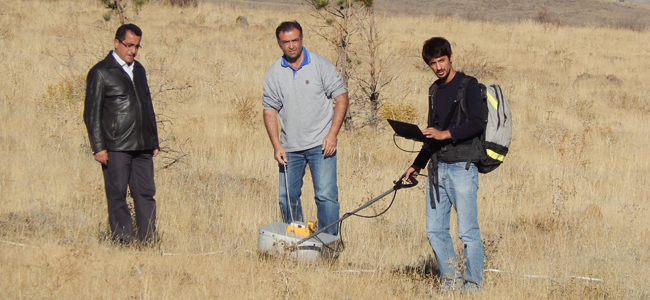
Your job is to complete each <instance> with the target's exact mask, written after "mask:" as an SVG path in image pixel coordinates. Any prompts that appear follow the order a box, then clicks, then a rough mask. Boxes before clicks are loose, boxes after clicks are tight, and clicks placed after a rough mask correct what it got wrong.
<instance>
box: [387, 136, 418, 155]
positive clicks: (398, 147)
mask: <svg viewBox="0 0 650 300" xmlns="http://www.w3.org/2000/svg"><path fill="white" fill-rule="evenodd" d="M396 136H397V134H396V133H394V134H393V143H394V144H395V147H397V149H400V150H402V151H404V152H407V153H418V152H420V151H419V150H418V151H414V150H406V149H403V148H402V147H400V146H399V145H398V144H397V140H396V139H395V137H396ZM413 145H414V146H415V141H413Z"/></svg>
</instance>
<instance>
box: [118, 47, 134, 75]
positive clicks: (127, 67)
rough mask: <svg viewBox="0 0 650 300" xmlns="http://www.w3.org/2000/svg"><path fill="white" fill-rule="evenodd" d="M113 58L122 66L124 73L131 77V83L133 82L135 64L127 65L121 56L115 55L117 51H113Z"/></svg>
mask: <svg viewBox="0 0 650 300" xmlns="http://www.w3.org/2000/svg"><path fill="white" fill-rule="evenodd" d="M113 57H115V60H116V61H117V63H118V64H120V66H122V69H124V72H126V74H128V75H129V77H130V78H131V81H133V65H135V64H134V63H131V65H129V64H127V63H126V62H125V61H124V60H122V59H121V58H120V56H119V55H117V54H116V53H115V51H113Z"/></svg>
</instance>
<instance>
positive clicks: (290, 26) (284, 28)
mask: <svg viewBox="0 0 650 300" xmlns="http://www.w3.org/2000/svg"><path fill="white" fill-rule="evenodd" d="M294 29H298V31H300V39H301V40H302V27H301V26H300V23H298V21H286V22H282V23H280V26H278V28H276V29H275V38H276V39H277V40H278V42H280V32H288V31H291V30H294Z"/></svg>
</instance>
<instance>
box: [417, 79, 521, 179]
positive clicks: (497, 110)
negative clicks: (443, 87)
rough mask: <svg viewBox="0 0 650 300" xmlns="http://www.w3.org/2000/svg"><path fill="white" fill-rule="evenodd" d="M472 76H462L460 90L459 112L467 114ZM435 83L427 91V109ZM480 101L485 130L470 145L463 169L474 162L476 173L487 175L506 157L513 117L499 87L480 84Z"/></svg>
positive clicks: (433, 94) (453, 108)
mask: <svg viewBox="0 0 650 300" xmlns="http://www.w3.org/2000/svg"><path fill="white" fill-rule="evenodd" d="M472 78H473V77H471V76H465V77H464V78H463V79H462V81H461V83H460V87H459V91H458V98H457V99H458V100H459V101H458V102H460V107H461V111H462V112H463V113H464V114H465V115H467V113H466V112H467V103H466V101H467V100H466V99H465V94H466V88H467V85H468V83H469V81H470V80H471V79H472ZM434 86H435V84H433V85H432V87H431V88H430V90H429V102H430V103H429V107H430V108H434V104H433V101H434V99H435V91H436V87H434ZM479 89H480V90H481V95H482V97H481V98H482V101H483V104H484V106H485V110H486V111H487V119H486V120H485V130H484V131H483V133H481V135H480V136H479V137H477V138H475V139H474V141H473V142H472V147H471V149H472V150H471V151H474V153H476V154H472V155H471V156H470V158H469V159H468V160H467V166H466V168H469V165H470V163H471V162H472V161H474V163H475V165H476V167H477V168H478V171H479V173H489V172H492V171H493V170H494V169H496V168H498V167H499V166H500V165H501V164H502V163H503V160H504V158H505V157H506V155H507V154H508V147H510V141H511V140H512V114H511V113H510V103H509V102H508V99H507V98H506V96H505V95H504V94H503V91H502V90H501V87H500V86H499V85H497V84H490V85H486V84H483V83H479ZM455 107H456V106H455V105H454V106H453V107H452V109H451V111H450V112H449V116H448V117H447V120H446V122H445V123H446V124H447V125H448V124H449V121H450V119H451V115H452V114H453V113H454V110H455ZM458 118H459V119H458V120H457V124H458V122H459V121H460V112H459V114H458Z"/></svg>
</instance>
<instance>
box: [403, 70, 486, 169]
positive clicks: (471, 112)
mask: <svg viewBox="0 0 650 300" xmlns="http://www.w3.org/2000/svg"><path fill="white" fill-rule="evenodd" d="M465 76H467V75H465V74H464V73H462V72H456V74H455V75H454V78H452V79H451V81H450V82H448V83H441V82H440V80H437V81H436V82H434V83H433V84H436V85H438V90H437V91H436V95H435V102H434V104H435V115H434V116H431V111H430V110H429V115H430V116H429V119H430V124H428V126H433V127H435V128H436V129H438V130H446V129H448V130H449V133H450V134H451V139H449V140H444V141H431V142H429V143H424V144H423V145H422V150H420V153H419V154H418V156H417V157H416V159H415V161H414V162H413V165H415V166H417V167H419V168H424V167H425V166H426V164H427V162H428V161H429V159H430V158H431V155H433V153H435V151H437V149H438V147H439V146H440V145H448V144H453V145H471V144H472V139H473V138H474V137H477V136H479V135H480V134H481V132H482V131H483V130H484V126H485V108H484V105H483V101H482V99H481V91H480V89H479V86H478V81H477V80H476V78H472V79H470V81H469V82H468V84H467V88H466V89H465V92H466V94H465V100H466V101H465V102H466V105H467V107H466V109H467V115H465V113H464V112H462V111H461V107H460V105H456V109H455V111H454V112H452V115H451V122H450V123H449V127H448V128H446V129H445V128H443V125H444V123H445V121H446V119H447V118H448V115H449V114H450V109H451V108H452V106H453V103H454V101H456V100H457V97H458V90H459V87H460V83H461V80H462V79H463V77H465ZM459 112H460V118H458V113H459ZM457 123H458V124H457Z"/></svg>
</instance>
